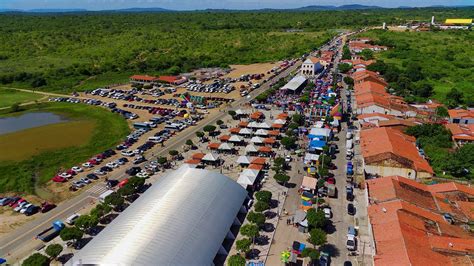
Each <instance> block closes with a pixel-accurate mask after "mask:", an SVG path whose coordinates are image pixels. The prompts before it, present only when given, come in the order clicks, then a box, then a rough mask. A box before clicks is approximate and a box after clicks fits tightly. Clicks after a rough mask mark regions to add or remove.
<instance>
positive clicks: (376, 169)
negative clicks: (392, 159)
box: [364, 164, 417, 179]
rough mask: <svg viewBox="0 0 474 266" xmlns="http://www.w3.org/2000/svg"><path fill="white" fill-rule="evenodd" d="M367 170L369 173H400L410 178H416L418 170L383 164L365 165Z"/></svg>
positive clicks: (384, 174) (382, 174)
mask: <svg viewBox="0 0 474 266" xmlns="http://www.w3.org/2000/svg"><path fill="white" fill-rule="evenodd" d="M364 170H365V172H366V173H367V174H368V175H379V176H381V177H384V176H392V175H399V176H403V177H406V178H410V179H415V178H416V177H417V176H416V171H415V170H413V169H410V168H401V167H390V166H381V165H367V164H366V165H365V169H364Z"/></svg>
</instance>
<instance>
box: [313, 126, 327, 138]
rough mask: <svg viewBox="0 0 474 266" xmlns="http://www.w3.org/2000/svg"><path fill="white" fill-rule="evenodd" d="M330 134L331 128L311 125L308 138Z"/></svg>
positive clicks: (323, 136) (325, 136)
mask: <svg viewBox="0 0 474 266" xmlns="http://www.w3.org/2000/svg"><path fill="white" fill-rule="evenodd" d="M330 136H331V130H330V129H329V128H315V127H313V128H312V129H311V130H310V131H309V135H308V138H310V139H313V138H317V137H321V138H329V137H330Z"/></svg>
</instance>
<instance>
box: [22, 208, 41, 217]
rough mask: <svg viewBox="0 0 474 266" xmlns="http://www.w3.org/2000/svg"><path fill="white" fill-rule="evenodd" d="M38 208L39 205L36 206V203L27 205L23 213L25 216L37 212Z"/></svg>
mask: <svg viewBox="0 0 474 266" xmlns="http://www.w3.org/2000/svg"><path fill="white" fill-rule="evenodd" d="M39 210H40V207H38V206H36V205H31V206H30V207H28V209H26V211H25V215H26V216H30V215H33V214H35V213H37V212H38V211H39Z"/></svg>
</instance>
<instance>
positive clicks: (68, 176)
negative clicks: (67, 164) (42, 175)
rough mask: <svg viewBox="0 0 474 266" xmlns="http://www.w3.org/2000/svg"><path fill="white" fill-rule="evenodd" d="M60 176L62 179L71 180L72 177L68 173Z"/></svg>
mask: <svg viewBox="0 0 474 266" xmlns="http://www.w3.org/2000/svg"><path fill="white" fill-rule="evenodd" d="M59 176H60V177H62V178H71V175H70V174H68V173H66V172H64V173H60V174H59Z"/></svg>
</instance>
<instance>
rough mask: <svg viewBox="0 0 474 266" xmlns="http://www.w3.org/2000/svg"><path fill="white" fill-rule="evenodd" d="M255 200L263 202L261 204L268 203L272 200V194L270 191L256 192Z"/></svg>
mask: <svg viewBox="0 0 474 266" xmlns="http://www.w3.org/2000/svg"><path fill="white" fill-rule="evenodd" d="M255 198H256V199H257V200H258V201H263V202H266V203H269V202H270V200H271V199H272V193H271V192H270V191H267V190H262V191H258V192H256V193H255Z"/></svg>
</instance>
